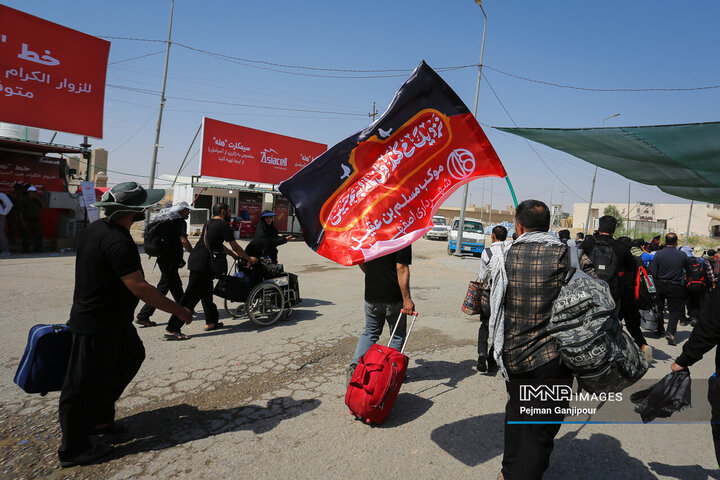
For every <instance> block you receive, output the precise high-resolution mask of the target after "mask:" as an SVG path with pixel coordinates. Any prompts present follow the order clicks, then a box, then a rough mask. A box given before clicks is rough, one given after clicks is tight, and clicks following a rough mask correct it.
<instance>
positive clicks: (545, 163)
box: [485, 76, 585, 200]
mask: <svg viewBox="0 0 720 480" xmlns="http://www.w3.org/2000/svg"><path fill="white" fill-rule="evenodd" d="M485 82H486V83H487V84H488V87H490V90H491V91H492V93H493V95H495V98H496V99H497V101H498V103H499V104H500V106H501V107H502V109H503V110H505V113H506V114H507V116H508V118H509V119H510V121H511V122H512V123H513V125H515V126H516V127H517V126H518V125H517V123H515V120H514V119H513V118H512V115H510V112H508V109H507V108H505V105H504V104H503V102H502V100H500V97H499V96H498V94H497V92H496V91H495V89H494V88H493V86H492V85H491V84H490V82H489V81H488V78H487V76H485ZM525 141H526V142H527V144H528V146H530V149H531V150H532V151H533V152H534V153H535V155H536V156H537V157H538V159H540V161H541V162H542V163H543V165H545V167H546V168H547V169H548V170H549V171H550V173H552V174H553V176H554V177H555V178H557V179H558V181H559V182H560V183H562V184H563V185H564V186H565V188H567V189H568V190H570V193H572V194H573V195H575V196H576V197H578V198H579V199H581V200H585V199H584V198H583V197H581V196H580V195H578V194H577V193H576V192H575V190H573V189H572V188H571V187H570V186H569V185H568V184H567V183H565V182H564V181H563V180H562V178H560V177H559V176H558V174H557V173H555V171H554V170H553V169H552V168H550V165H548V164H547V162H545V160H543V158H542V157H541V156H540V154H539V153H538V152H537V150H535V148H534V147H533V146H532V145H531V144H530V142H529V141H528V140H525Z"/></svg>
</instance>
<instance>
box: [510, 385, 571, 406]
mask: <svg viewBox="0 0 720 480" xmlns="http://www.w3.org/2000/svg"><path fill="white" fill-rule="evenodd" d="M572 393H573V391H572V387H569V386H568V385H520V401H521V402H530V401H532V400H540V401H541V402H547V401H552V402H561V401H564V400H568V401H570V400H572Z"/></svg>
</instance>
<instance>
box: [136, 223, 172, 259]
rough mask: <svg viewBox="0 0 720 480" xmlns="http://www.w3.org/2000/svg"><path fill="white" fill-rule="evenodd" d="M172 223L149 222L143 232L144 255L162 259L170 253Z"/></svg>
mask: <svg viewBox="0 0 720 480" xmlns="http://www.w3.org/2000/svg"><path fill="white" fill-rule="evenodd" d="M172 232H173V221H172V220H156V221H153V222H150V223H149V224H148V226H147V229H146V230H145V242H144V244H143V246H144V248H145V253H147V255H148V256H149V257H162V256H164V255H166V254H167V253H168V252H169V251H170V245H171V243H170V242H172V236H173V235H172Z"/></svg>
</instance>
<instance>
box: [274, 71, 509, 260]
mask: <svg viewBox="0 0 720 480" xmlns="http://www.w3.org/2000/svg"><path fill="white" fill-rule="evenodd" d="M506 175H507V174H506V173H505V168H504V167H503V165H502V163H501V162H500V159H499V158H498V156H497V154H496V153H495V150H494V149H493V147H492V145H491V144H490V141H489V140H488V139H487V137H486V136H485V133H484V132H483V131H482V129H481V128H480V125H478V123H477V121H476V120H475V117H474V116H473V115H472V114H471V113H470V111H469V110H468V108H467V107H466V106H465V104H464V103H463V102H462V100H460V97H458V96H457V94H455V92H453V91H452V89H451V88H450V87H449V86H448V85H447V84H446V83H445V82H444V81H443V79H442V78H440V76H439V75H438V74H437V73H436V72H435V71H434V70H433V69H432V68H430V67H429V66H428V65H427V64H426V63H425V62H424V61H423V62H421V63H420V65H419V66H418V67H417V68H416V69H415V71H414V72H413V73H412V75H410V78H408V79H407V81H406V82H405V83H404V84H403V85H402V87H400V90H398V91H397V93H396V94H395V98H393V101H392V103H391V104H390V107H388V109H387V111H386V112H385V113H384V114H383V115H382V116H381V117H380V118H379V119H378V120H377V121H376V122H375V123H373V124H372V125H370V126H368V127H367V128H366V129H364V130H362V131H361V132H359V133H356V134H355V135H353V136H351V137H348V138H346V139H345V140H343V141H342V142H340V143H338V144H337V145H335V146H334V147H332V148H331V149H329V150H328V151H326V152H325V153H323V154H322V155H320V156H319V157H317V158H316V159H315V160H313V161H312V162H311V163H310V164H308V165H307V166H306V167H305V168H303V169H302V170H300V171H299V172H297V173H296V174H295V175H293V176H292V177H291V178H290V179H288V180H286V181H284V182H282V183H281V184H280V186H279V189H280V192H281V193H282V194H283V195H284V196H285V197H287V198H288V199H289V200H290V201H291V202H292V203H293V205H295V209H296V214H297V216H298V218H299V220H300V223H301V225H302V227H303V234H304V236H305V242H306V243H307V244H308V245H309V246H310V248H312V249H313V250H315V251H316V252H317V253H319V254H320V255H322V256H324V257H327V258H329V259H331V260H334V261H335V262H338V263H340V264H342V265H356V264H359V263H363V262H365V261H367V260H371V259H373V258H376V257H379V256H382V255H386V254H388V253H391V252H393V251H396V250H399V249H401V248H403V247H405V246H406V245H409V244H411V243H412V242H414V241H415V240H417V239H418V238H420V237H421V236H423V235H424V234H425V233H426V232H427V231H428V230H430V229H431V228H432V226H433V225H432V221H431V219H432V216H433V214H434V213H435V212H436V211H437V209H438V208H439V207H440V205H442V203H443V201H445V199H447V198H448V197H449V196H450V195H451V194H452V193H453V192H454V191H455V190H457V189H458V188H459V187H460V186H462V185H463V184H465V183H467V182H470V181H472V180H475V179H477V178H481V177H488V176H494V177H505V176H506Z"/></svg>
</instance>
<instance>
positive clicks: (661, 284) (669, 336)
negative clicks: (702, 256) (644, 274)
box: [648, 233, 689, 345]
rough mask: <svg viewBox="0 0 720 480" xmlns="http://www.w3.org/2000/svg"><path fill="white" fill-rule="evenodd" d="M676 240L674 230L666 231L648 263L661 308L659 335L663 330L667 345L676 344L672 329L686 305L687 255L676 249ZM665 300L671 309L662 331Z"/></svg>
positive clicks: (674, 327) (674, 329) (674, 331)
mask: <svg viewBox="0 0 720 480" xmlns="http://www.w3.org/2000/svg"><path fill="white" fill-rule="evenodd" d="M677 241H678V238H677V235H675V234H674V233H668V234H667V235H665V245H666V247H665V248H663V249H662V250H658V251H657V252H656V253H655V257H654V258H653V261H652V262H650V265H649V266H648V273H649V274H650V275H652V276H653V279H655V284H656V288H657V303H658V311H659V312H660V320H659V322H658V335H660V336H661V337H662V336H663V334H665V339H666V340H667V342H668V345H676V343H675V333H676V332H677V325H678V321H680V317H681V316H682V315H683V313H684V312H683V310H684V308H685V304H684V302H685V290H684V288H683V283H684V280H685V276H684V272H685V271H686V270H687V269H688V268H689V261H688V260H689V259H688V256H687V255H685V254H684V253H683V252H681V251H680V250H678V248H677ZM665 302H667V304H668V310H669V312H670V317H669V318H668V325H667V333H665V332H664V328H665V315H664V314H663V312H664V311H665Z"/></svg>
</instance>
